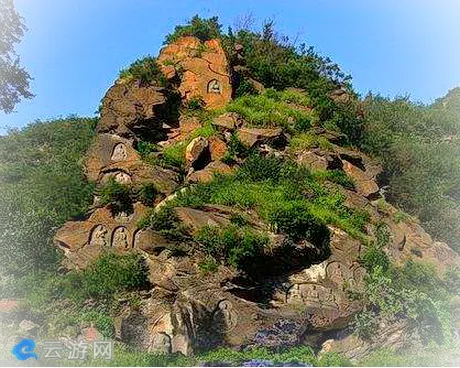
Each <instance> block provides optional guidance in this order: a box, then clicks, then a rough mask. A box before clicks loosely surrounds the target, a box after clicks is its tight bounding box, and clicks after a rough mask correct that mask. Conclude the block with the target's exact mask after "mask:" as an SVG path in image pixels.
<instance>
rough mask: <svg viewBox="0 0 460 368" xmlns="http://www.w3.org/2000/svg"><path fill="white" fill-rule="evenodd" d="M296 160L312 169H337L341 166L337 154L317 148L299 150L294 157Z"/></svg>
mask: <svg viewBox="0 0 460 368" xmlns="http://www.w3.org/2000/svg"><path fill="white" fill-rule="evenodd" d="M296 162H297V163H298V164H299V165H301V166H306V167H309V168H312V169H314V170H339V169H342V167H343V164H342V161H341V160H340V159H339V157H338V155H336V154H334V153H328V152H324V151H322V150H319V149H312V150H309V151H304V152H300V153H299V154H298V155H297V157H296Z"/></svg>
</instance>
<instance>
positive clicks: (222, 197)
mask: <svg viewBox="0 0 460 368" xmlns="http://www.w3.org/2000/svg"><path fill="white" fill-rule="evenodd" d="M325 178H327V175H324V174H321V175H317V173H316V172H314V171H310V170H308V169H306V168H302V167H299V166H297V165H295V164H294V163H291V162H289V161H283V160H282V159H278V158H274V157H262V156H258V155H253V156H251V157H250V158H248V159H247V160H246V161H245V163H244V164H243V165H242V166H241V167H240V168H239V169H238V170H237V172H236V173H235V174H233V175H225V176H217V178H216V179H215V180H214V181H212V182H210V183H206V184H199V185H197V186H196V187H194V188H193V189H192V190H190V191H187V192H186V193H184V194H181V195H179V196H178V199H177V201H176V203H177V204H178V205H182V206H192V207H201V206H203V205H204V204H206V203H211V204H222V205H227V206H237V207H240V208H247V209H254V210H255V211H256V212H257V213H258V214H259V215H260V216H261V218H262V219H264V220H265V221H267V222H269V223H271V224H272V225H273V226H274V227H275V228H276V227H277V226H279V225H280V224H283V225H282V226H285V230H286V229H288V227H289V231H290V232H291V234H290V235H291V236H293V237H294V238H296V239H299V238H301V237H302V236H313V239H311V240H312V241H317V240H319V239H317V238H316V239H315V237H316V236H318V237H319V238H322V236H319V235H324V236H325V235H326V232H325V231H323V230H324V225H325V224H331V225H335V226H338V227H340V228H342V229H344V230H345V231H347V232H348V233H349V234H351V235H352V236H355V237H357V238H363V239H364V238H365V235H364V233H363V228H364V225H365V224H366V222H367V220H368V217H367V216H366V215H365V214H363V213H362V212H360V211H357V210H352V209H350V208H348V207H346V206H345V204H344V201H345V197H344V195H342V194H340V192H339V191H332V190H328V189H327V188H326V187H325V186H324V185H323V182H324V180H326V179H325ZM300 209H301V210H300ZM287 218H289V219H290V220H291V221H295V222H296V223H297V224H303V226H302V227H300V228H299V227H296V226H289V225H288V224H289V220H287ZM310 226H311V227H310ZM322 239H324V238H322ZM317 245H318V246H321V245H323V243H322V242H321V244H317Z"/></svg>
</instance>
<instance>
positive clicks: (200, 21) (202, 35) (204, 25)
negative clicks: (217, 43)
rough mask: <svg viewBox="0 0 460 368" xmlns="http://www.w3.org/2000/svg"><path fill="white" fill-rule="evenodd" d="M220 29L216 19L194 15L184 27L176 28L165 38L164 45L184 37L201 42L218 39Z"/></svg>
mask: <svg viewBox="0 0 460 368" xmlns="http://www.w3.org/2000/svg"><path fill="white" fill-rule="evenodd" d="M221 27H222V26H221V25H220V24H219V19H218V17H211V18H208V19H204V18H200V17H199V16H198V15H195V16H194V17H193V18H192V19H190V21H188V23H187V24H186V25H185V26H176V27H175V28H174V32H173V33H170V34H168V35H167V36H166V40H165V44H169V43H173V42H175V41H177V40H178V39H179V38H181V37H184V36H193V37H196V38H198V39H199V40H200V41H203V42H204V41H208V40H211V39H215V38H220V36H221Z"/></svg>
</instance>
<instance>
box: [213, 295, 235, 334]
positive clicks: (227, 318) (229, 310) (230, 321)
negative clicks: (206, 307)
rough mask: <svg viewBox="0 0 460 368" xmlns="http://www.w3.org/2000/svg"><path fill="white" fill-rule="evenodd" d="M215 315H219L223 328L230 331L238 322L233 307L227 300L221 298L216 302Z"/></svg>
mask: <svg viewBox="0 0 460 368" xmlns="http://www.w3.org/2000/svg"><path fill="white" fill-rule="evenodd" d="M215 316H216V317H217V316H219V317H221V318H222V319H223V322H224V323H225V329H226V330H227V331H230V330H232V329H234V328H235V327H236V325H237V324H238V316H237V314H236V312H235V309H234V308H233V305H232V303H230V301H228V300H222V301H220V302H219V303H218V304H217V311H216V312H215ZM222 327H223V326H222Z"/></svg>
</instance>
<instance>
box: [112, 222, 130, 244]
mask: <svg viewBox="0 0 460 368" xmlns="http://www.w3.org/2000/svg"><path fill="white" fill-rule="evenodd" d="M112 247H115V248H118V249H128V248H129V240H128V230H126V228H125V227H123V226H120V227H118V228H116V229H115V231H114V232H113V236H112Z"/></svg>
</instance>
